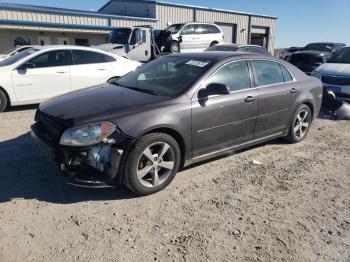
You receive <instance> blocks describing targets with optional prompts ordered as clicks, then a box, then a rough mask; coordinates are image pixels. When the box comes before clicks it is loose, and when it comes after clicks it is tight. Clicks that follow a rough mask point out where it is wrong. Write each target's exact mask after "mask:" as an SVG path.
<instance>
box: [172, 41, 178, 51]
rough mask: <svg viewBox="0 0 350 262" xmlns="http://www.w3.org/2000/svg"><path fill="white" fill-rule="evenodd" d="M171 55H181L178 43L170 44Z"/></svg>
mask: <svg viewBox="0 0 350 262" xmlns="http://www.w3.org/2000/svg"><path fill="white" fill-rule="evenodd" d="M170 53H180V44H179V43H178V42H176V41H174V42H172V43H171V44H170Z"/></svg>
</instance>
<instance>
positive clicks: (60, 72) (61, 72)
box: [56, 71, 67, 74]
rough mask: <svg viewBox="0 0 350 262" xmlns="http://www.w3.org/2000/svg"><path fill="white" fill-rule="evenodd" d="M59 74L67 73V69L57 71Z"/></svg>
mask: <svg viewBox="0 0 350 262" xmlns="http://www.w3.org/2000/svg"><path fill="white" fill-rule="evenodd" d="M56 73H57V74H67V71H57V72H56Z"/></svg>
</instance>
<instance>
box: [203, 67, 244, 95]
mask: <svg viewBox="0 0 350 262" xmlns="http://www.w3.org/2000/svg"><path fill="white" fill-rule="evenodd" d="M214 83H215V84H224V85H226V86H227V87H228V88H229V90H230V92H233V91H239V90H244V89H248V88H250V87H251V84H250V75H249V69H248V64H247V62H246V61H238V62H232V63H229V64H226V65H224V66H223V67H221V68H220V69H219V70H218V71H216V72H215V73H214V74H213V75H212V76H211V77H210V78H209V80H208V81H207V82H206V85H209V84H214Z"/></svg>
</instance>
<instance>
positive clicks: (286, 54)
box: [279, 46, 302, 60]
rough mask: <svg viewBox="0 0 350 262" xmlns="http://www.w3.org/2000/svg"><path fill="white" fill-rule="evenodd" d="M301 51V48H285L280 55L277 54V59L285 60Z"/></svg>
mask: <svg viewBox="0 0 350 262" xmlns="http://www.w3.org/2000/svg"><path fill="white" fill-rule="evenodd" d="M301 49H302V47H295V46H294V47H289V48H286V49H284V50H283V51H282V52H281V53H280V54H279V58H281V59H283V60H287V58H288V57H289V56H290V55H291V54H293V53H295V52H297V51H300V50H301Z"/></svg>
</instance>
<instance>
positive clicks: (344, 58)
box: [328, 47, 350, 64]
mask: <svg viewBox="0 0 350 262" xmlns="http://www.w3.org/2000/svg"><path fill="white" fill-rule="evenodd" d="M328 63H337V64H350V47H345V48H343V49H341V50H339V51H337V52H336V53H334V55H332V56H331V58H330V59H329V60H328Z"/></svg>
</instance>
